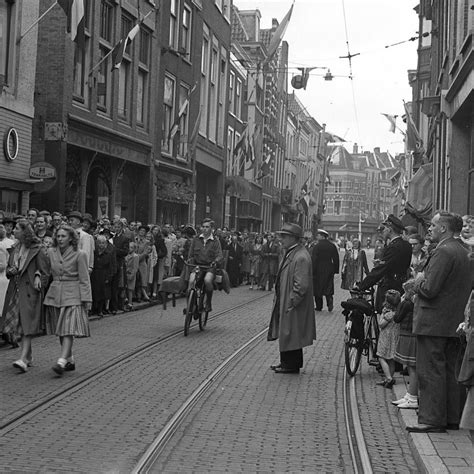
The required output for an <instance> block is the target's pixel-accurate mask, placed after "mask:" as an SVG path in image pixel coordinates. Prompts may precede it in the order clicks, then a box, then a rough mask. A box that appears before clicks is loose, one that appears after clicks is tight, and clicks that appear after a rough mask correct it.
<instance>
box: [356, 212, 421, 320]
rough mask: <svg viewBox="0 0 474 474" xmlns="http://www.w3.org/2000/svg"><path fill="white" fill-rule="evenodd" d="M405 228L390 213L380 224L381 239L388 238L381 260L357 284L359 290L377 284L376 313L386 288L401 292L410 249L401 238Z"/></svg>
mask: <svg viewBox="0 0 474 474" xmlns="http://www.w3.org/2000/svg"><path fill="white" fill-rule="evenodd" d="M404 229H405V226H404V225H403V223H402V221H401V220H400V219H398V217H395V216H394V215H393V214H390V215H389V216H388V217H387V219H385V220H384V221H383V222H382V223H381V225H380V231H381V234H382V239H383V240H384V241H387V240H390V243H389V244H388V245H387V246H386V247H385V248H384V249H383V252H382V260H381V261H380V262H379V264H378V265H376V266H374V268H373V269H372V270H371V271H370V272H369V273H368V275H367V276H366V277H365V278H364V279H363V280H362V281H361V282H360V283H358V284H356V288H357V289H359V290H367V289H369V288H370V287H372V286H374V285H375V284H378V286H377V293H376V298H375V309H376V311H377V313H379V314H380V313H381V311H382V303H383V301H384V298H385V293H386V292H387V290H397V291H399V292H400V293H403V288H402V285H403V283H405V281H406V280H407V276H408V269H409V268H410V262H411V255H412V249H411V245H410V244H409V243H408V242H407V241H406V240H404V239H403V238H402V232H403V230H404Z"/></svg>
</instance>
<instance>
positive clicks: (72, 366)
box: [64, 362, 76, 372]
mask: <svg viewBox="0 0 474 474" xmlns="http://www.w3.org/2000/svg"><path fill="white" fill-rule="evenodd" d="M64 370H65V371H66V372H71V371H72V370H76V363H75V362H66V365H65V366H64Z"/></svg>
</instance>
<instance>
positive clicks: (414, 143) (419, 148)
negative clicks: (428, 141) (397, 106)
mask: <svg viewBox="0 0 474 474" xmlns="http://www.w3.org/2000/svg"><path fill="white" fill-rule="evenodd" d="M403 107H405V114H406V121H407V147H408V149H409V150H411V151H413V152H415V153H421V154H423V153H424V148H423V139H422V138H421V135H420V133H419V132H418V129H417V128H416V125H415V122H413V117H412V115H411V112H410V111H409V110H408V106H407V104H406V102H405V101H404V102H403Z"/></svg>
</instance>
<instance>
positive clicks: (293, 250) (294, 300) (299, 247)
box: [267, 224, 316, 373]
mask: <svg viewBox="0 0 474 474" xmlns="http://www.w3.org/2000/svg"><path fill="white" fill-rule="evenodd" d="M278 234H279V237H280V240H281V243H282V246H283V248H284V249H285V250H286V253H285V256H284V257H283V260H282V262H281V265H280V268H279V269H278V273H277V278H276V288H275V297H274V300H273V310H272V317H271V321H270V326H269V328H268V335H267V339H268V340H269V341H274V340H276V339H278V341H279V346H280V361H281V362H280V364H279V365H275V366H272V367H271V368H272V369H273V370H274V371H275V372H276V373H298V372H299V370H300V368H301V367H302V366H303V347H306V346H310V345H311V344H313V340H315V339H316V321H315V317H314V303H313V281H312V264H311V256H310V255H309V252H308V250H307V249H306V248H305V247H304V245H303V244H302V243H301V242H300V239H301V238H302V237H303V231H302V229H301V227H300V226H299V225H297V224H285V225H284V226H283V228H282V230H281V231H280V232H278Z"/></svg>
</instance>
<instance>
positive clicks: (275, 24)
mask: <svg viewBox="0 0 474 474" xmlns="http://www.w3.org/2000/svg"><path fill="white" fill-rule="evenodd" d="M279 24H280V23H278V20H277V19H276V18H272V30H273V31H275V30H276V29H277V28H278V25H279Z"/></svg>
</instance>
